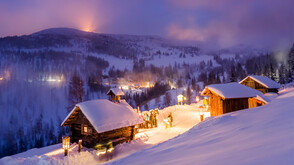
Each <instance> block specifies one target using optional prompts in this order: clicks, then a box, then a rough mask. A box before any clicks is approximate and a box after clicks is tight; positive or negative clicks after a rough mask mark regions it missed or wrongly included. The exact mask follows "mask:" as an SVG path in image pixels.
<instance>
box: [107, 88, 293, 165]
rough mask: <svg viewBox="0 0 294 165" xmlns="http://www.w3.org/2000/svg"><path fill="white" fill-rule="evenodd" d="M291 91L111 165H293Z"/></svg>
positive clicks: (216, 118)
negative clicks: (263, 104)
mask: <svg viewBox="0 0 294 165" xmlns="http://www.w3.org/2000/svg"><path fill="white" fill-rule="evenodd" d="M293 100H294V89H293V88H292V89H287V90H284V91H281V95H279V96H278V97H277V98H276V99H274V100H273V101H272V102H270V103H269V104H267V105H265V106H261V107H256V108H251V109H248V110H242V111H237V112H233V113H229V114H226V115H222V116H217V117H211V118H208V119H207V120H205V121H204V122H202V123H200V124H198V125H196V126H195V127H193V128H192V129H191V130H189V131H188V132H186V133H184V134H182V135H180V136H177V137H176V138H173V139H171V140H169V141H167V142H164V143H161V144H158V145H157V146H154V147H152V148H148V149H145V150H142V151H140V152H137V153H134V154H132V155H130V156H128V157H126V158H124V159H121V160H118V161H115V162H112V163H111V164H128V165H131V164H138V163H140V164H201V165H210V164H218V165H227V164H238V165H248V164H250V165H255V164H256V165H263V164H264V165H276V164H279V165H283V164H285V165H286V164H287V165H288V164H293V162H294V157H293V154H294V143H293V139H294V133H293V130H294V120H293V115H294V111H293V107H294V102H293Z"/></svg>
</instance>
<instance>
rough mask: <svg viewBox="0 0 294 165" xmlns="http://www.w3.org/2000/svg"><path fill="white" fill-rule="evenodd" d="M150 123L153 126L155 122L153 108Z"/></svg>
mask: <svg viewBox="0 0 294 165" xmlns="http://www.w3.org/2000/svg"><path fill="white" fill-rule="evenodd" d="M150 124H151V128H153V124H154V113H153V110H150Z"/></svg>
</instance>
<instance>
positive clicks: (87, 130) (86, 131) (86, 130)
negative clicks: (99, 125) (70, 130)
mask: <svg viewBox="0 0 294 165" xmlns="http://www.w3.org/2000/svg"><path fill="white" fill-rule="evenodd" d="M81 131H82V134H84V135H88V134H91V133H92V128H91V127H88V125H85V124H82V129H81Z"/></svg>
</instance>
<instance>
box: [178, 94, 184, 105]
mask: <svg viewBox="0 0 294 165" xmlns="http://www.w3.org/2000/svg"><path fill="white" fill-rule="evenodd" d="M177 99H178V105H179V104H180V103H181V105H183V100H184V96H183V95H178V96H177Z"/></svg>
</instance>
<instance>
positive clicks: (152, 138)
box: [0, 104, 209, 165]
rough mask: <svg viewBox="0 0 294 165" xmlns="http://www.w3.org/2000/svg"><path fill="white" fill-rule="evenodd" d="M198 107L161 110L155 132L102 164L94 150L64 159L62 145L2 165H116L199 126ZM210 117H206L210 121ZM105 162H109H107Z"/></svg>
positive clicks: (74, 150) (142, 134)
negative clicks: (170, 122) (170, 123)
mask: <svg viewBox="0 0 294 165" xmlns="http://www.w3.org/2000/svg"><path fill="white" fill-rule="evenodd" d="M198 107H199V104H198V105H197V104H192V105H176V106H171V107H167V108H165V109H163V110H160V115H159V122H158V123H159V126H158V127H157V128H152V129H141V130H140V132H139V134H138V135H137V136H136V137H137V139H136V140H134V141H132V142H131V143H124V144H120V145H117V146H116V147H115V149H114V151H113V153H112V155H111V156H110V157H109V158H107V159H103V160H99V159H98V157H97V156H96V154H95V151H94V150H87V151H83V152H81V153H78V152H77V145H76V144H73V145H71V149H70V151H69V156H67V157H64V156H63V154H64V152H63V149H61V144H56V145H52V146H48V147H44V148H40V149H31V150H28V151H26V152H24V153H20V154H16V155H13V156H10V157H5V158H3V159H0V164H2V163H4V164H88V165H90V164H100V163H102V164H103V163H106V162H113V161H116V160H119V159H122V158H124V157H127V156H129V155H130V154H132V153H134V152H138V151H140V150H143V149H146V148H150V147H152V146H154V145H157V144H159V143H162V142H164V141H167V140H169V139H172V138H174V137H176V136H178V135H180V134H182V133H184V132H186V131H188V130H189V129H191V128H192V127H193V126H195V125H196V124H197V123H199V120H200V117H199V114H200V113H199V110H200V109H199V108H198ZM170 112H172V114H173V119H174V122H173V127H172V128H165V122H164V121H163V120H164V119H165V118H167V116H168V114H169V113H170ZM208 114H209V113H205V117H208V116H209V115H208ZM105 160H106V161H105Z"/></svg>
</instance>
